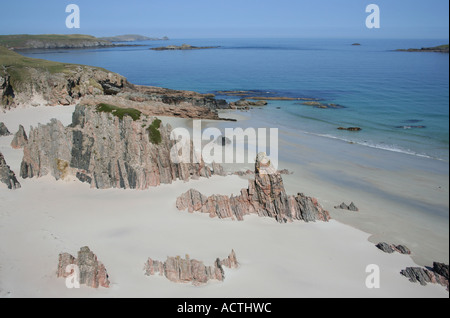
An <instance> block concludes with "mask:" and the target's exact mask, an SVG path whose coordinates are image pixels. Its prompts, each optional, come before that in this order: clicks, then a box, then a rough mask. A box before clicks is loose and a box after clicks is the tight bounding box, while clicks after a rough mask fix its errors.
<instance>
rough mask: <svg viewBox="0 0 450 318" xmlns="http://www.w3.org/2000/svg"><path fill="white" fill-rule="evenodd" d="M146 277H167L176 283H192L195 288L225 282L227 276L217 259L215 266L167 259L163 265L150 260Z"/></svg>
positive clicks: (186, 259)
mask: <svg viewBox="0 0 450 318" xmlns="http://www.w3.org/2000/svg"><path fill="white" fill-rule="evenodd" d="M144 270H145V275H147V276H150V275H156V274H159V275H160V276H163V275H164V276H165V277H166V278H167V279H168V280H170V281H172V282H175V283H192V284H193V285H195V286H199V285H203V284H206V283H207V282H208V281H209V280H218V281H223V280H224V279H225V274H224V271H223V268H222V263H221V261H220V260H219V259H216V261H215V262H214V265H213V266H205V265H204V264H203V262H200V261H198V260H195V259H190V258H189V255H186V258H181V257H180V256H177V257H167V260H166V261H165V262H164V263H163V262H160V261H156V260H152V259H151V258H149V259H148V260H147V262H146V263H145V267H144Z"/></svg>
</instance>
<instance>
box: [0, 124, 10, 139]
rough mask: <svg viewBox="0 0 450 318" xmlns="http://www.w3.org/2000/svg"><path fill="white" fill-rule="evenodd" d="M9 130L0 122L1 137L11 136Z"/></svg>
mask: <svg viewBox="0 0 450 318" xmlns="http://www.w3.org/2000/svg"><path fill="white" fill-rule="evenodd" d="M10 135H11V133H10V132H9V130H8V128H6V126H5V124H4V123H2V122H0V136H10Z"/></svg>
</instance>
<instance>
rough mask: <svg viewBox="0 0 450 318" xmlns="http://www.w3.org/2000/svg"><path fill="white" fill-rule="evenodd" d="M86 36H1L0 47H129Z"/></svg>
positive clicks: (19, 48) (20, 48)
mask: <svg viewBox="0 0 450 318" xmlns="http://www.w3.org/2000/svg"><path fill="white" fill-rule="evenodd" d="M128 45H129V44H114V43H112V42H111V41H108V40H105V39H100V38H96V37H95V36H92V35H84V34H39V35H30V34H15V35H0V46H4V47H7V48H10V49H13V50H25V49H83V48H93V47H115V46H128Z"/></svg>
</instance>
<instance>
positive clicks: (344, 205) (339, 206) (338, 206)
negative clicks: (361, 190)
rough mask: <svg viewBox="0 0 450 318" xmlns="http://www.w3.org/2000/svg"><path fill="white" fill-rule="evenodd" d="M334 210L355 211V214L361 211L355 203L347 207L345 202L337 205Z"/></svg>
mask: <svg viewBox="0 0 450 318" xmlns="http://www.w3.org/2000/svg"><path fill="white" fill-rule="evenodd" d="M334 208H335V209H341V210H348V211H354V212H358V211H359V209H358V208H357V207H356V205H355V204H354V203H353V202H351V203H350V205H347V204H345V203H344V202H342V203H341V204H340V205H337V206H335V207H334Z"/></svg>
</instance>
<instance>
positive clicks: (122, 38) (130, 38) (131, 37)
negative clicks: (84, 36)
mask: <svg viewBox="0 0 450 318" xmlns="http://www.w3.org/2000/svg"><path fill="white" fill-rule="evenodd" d="M99 39H101V40H105V41H109V42H138V41H167V40H169V38H168V37H167V36H164V37H162V38H151V37H148V36H144V35H139V34H124V35H116V36H110V37H102V38H99Z"/></svg>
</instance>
